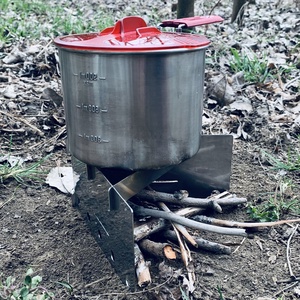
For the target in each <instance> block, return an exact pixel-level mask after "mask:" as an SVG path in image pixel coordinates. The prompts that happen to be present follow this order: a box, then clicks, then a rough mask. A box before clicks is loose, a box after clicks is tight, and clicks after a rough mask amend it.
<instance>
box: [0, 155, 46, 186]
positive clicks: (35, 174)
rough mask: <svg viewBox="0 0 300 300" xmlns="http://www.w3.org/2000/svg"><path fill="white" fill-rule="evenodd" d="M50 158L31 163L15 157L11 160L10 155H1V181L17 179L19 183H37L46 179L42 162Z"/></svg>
mask: <svg viewBox="0 0 300 300" xmlns="http://www.w3.org/2000/svg"><path fill="white" fill-rule="evenodd" d="M47 158H48V156H46V157H45V158H43V159H41V160H39V161H37V162H35V163H31V164H25V163H24V162H22V161H21V159H20V160H18V158H15V159H13V160H10V157H9V156H8V157H4V156H0V161H2V163H0V183H5V182H7V181H8V180H12V179H13V180H16V181H17V182H18V183H21V184H26V183H29V182H31V183H37V182H41V181H42V180H44V177H45V175H46V172H45V171H44V170H42V169H41V166H42V163H43V162H44V161H45V160H46V159H47Z"/></svg>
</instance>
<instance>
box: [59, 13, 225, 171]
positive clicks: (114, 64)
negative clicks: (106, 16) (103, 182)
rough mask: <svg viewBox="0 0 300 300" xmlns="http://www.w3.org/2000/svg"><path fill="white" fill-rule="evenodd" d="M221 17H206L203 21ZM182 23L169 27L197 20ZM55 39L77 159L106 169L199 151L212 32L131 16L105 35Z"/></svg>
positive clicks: (152, 165) (164, 162) (166, 161)
mask: <svg viewBox="0 0 300 300" xmlns="http://www.w3.org/2000/svg"><path fill="white" fill-rule="evenodd" d="M214 18H215V19H214ZM218 18H219V17H201V18H200V17H198V21H197V23H199V22H200V21H199V20H200V19H201V20H202V23H203V22H204V23H213V22H219V21H221V20H222V19H221V18H219V19H218ZM182 20H184V21H181V20H174V21H166V23H162V26H178V25H180V24H181V26H187V25H189V24H187V23H188V22H196V21H195V20H196V19H195V18H192V19H191V18H188V19H182ZM176 21H177V23H178V24H177V23H176ZM193 24H194V23H193ZM193 26H194V25H193ZM54 42H55V44H56V45H57V46H58V48H59V57H60V64H61V73H62V85H63V94H64V105H65V114H66V124H67V132H68V148H69V150H70V152H71V153H72V154H73V155H74V156H75V157H76V158H78V159H79V160H81V161H83V162H85V163H87V164H90V165H94V166H98V167H109V168H124V169H131V170H137V169H156V168H161V167H164V166H168V165H175V164H179V163H180V162H181V161H183V160H185V159H187V158H190V157H192V156H193V155H194V154H196V153H197V151H198V149H199V146H200V130H201V118H202V100H203V80H204V66H205V61H204V60H205V49H206V47H207V46H208V44H209V41H208V40H207V39H206V38H205V37H204V36H201V35H192V34H187V33H180V32H177V33H175V32H173V33H170V32H161V31H160V30H158V29H157V28H154V27H147V25H146V24H145V22H144V21H143V19H141V18H139V17H127V18H124V19H122V20H120V21H118V22H117V23H116V25H115V26H114V27H111V28H107V29H105V30H104V31H102V32H101V33H100V34H99V33H90V34H81V35H70V36H64V37H58V38H56V39H55V41H54Z"/></svg>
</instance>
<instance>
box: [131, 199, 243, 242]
mask: <svg viewBox="0 0 300 300" xmlns="http://www.w3.org/2000/svg"><path fill="white" fill-rule="evenodd" d="M131 207H132V209H133V210H134V212H135V213H136V215H139V216H143V217H146V216H152V217H155V218H163V219H166V220H169V221H173V222H175V223H179V224H181V225H184V226H187V227H191V228H194V229H199V230H206V231H210V232H215V233H219V234H226V235H237V236H245V237H247V236H248V234H247V233H246V231H245V230H244V229H239V228H224V227H219V226H214V225H208V224H202V223H199V222H197V221H194V220H190V219H187V218H184V217H181V216H179V215H177V214H175V213H173V212H165V211H159V210H155V209H150V208H145V207H141V206H138V205H135V204H132V203H131Z"/></svg>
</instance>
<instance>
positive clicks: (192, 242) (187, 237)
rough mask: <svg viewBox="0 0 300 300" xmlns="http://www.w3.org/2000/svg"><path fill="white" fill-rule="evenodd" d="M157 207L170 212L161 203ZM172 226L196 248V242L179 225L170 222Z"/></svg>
mask: <svg viewBox="0 0 300 300" xmlns="http://www.w3.org/2000/svg"><path fill="white" fill-rule="evenodd" d="M158 205H159V206H160V208H161V209H162V210H164V211H166V212H171V210H170V209H169V208H168V207H167V205H166V204H165V203H163V202H159V203H158ZM172 226H174V227H176V229H177V230H178V231H179V232H180V233H181V234H182V235H183V236H184V237H185V238H186V239H187V240H188V241H189V242H190V243H191V244H192V245H193V246H194V247H196V248H197V247H198V244H197V243H196V241H195V240H194V239H193V237H192V236H191V235H190V234H189V233H188V231H187V230H186V228H185V227H184V226H182V225H181V224H176V223H173V222H172Z"/></svg>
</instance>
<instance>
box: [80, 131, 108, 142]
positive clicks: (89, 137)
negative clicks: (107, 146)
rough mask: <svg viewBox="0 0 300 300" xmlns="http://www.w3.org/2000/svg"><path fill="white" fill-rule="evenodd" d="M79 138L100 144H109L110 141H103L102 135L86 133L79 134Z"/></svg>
mask: <svg viewBox="0 0 300 300" xmlns="http://www.w3.org/2000/svg"><path fill="white" fill-rule="evenodd" d="M78 136H79V137H81V138H83V139H86V140H88V141H89V142H93V143H98V144H102V143H109V140H105V139H103V138H102V137H101V136H100V135H92V134H90V135H87V134H85V133H83V134H81V133H79V134H78Z"/></svg>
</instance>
